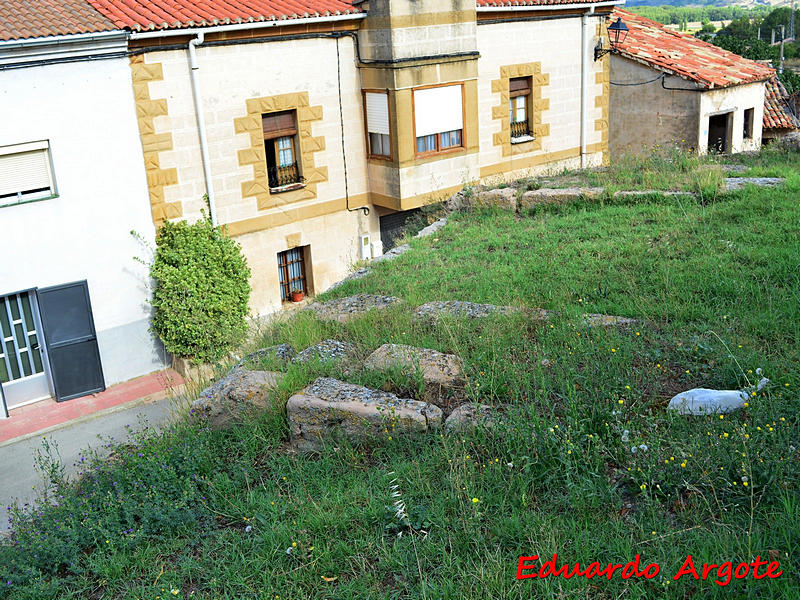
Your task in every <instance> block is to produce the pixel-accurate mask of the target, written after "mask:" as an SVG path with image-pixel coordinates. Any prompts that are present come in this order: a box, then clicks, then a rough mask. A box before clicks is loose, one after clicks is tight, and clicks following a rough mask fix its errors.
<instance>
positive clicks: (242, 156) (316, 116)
mask: <svg viewBox="0 0 800 600" xmlns="http://www.w3.org/2000/svg"><path fill="white" fill-rule="evenodd" d="M246 107H247V114H246V115H245V116H243V117H237V118H235V119H234V120H233V128H234V131H236V133H247V134H249V135H250V147H249V148H245V149H243V150H239V153H238V157H239V165H241V166H243V167H246V166H252V167H253V179H252V180H250V181H243V182H242V197H244V198H250V197H254V198H255V199H256V205H257V206H258V210H268V209H270V208H275V207H276V206H285V205H287V204H292V203H294V202H298V201H300V200H308V199H312V198H316V197H317V184H319V183H321V182H323V181H328V167H320V166H317V165H316V163H315V161H314V154H315V153H316V152H320V151H322V150H325V138H324V137H322V136H318V137H313V136H312V135H311V123H313V122H314V121H319V120H321V119H322V106H311V105H310V103H309V100H308V92H295V93H291V94H279V95H276V96H265V97H263V98H250V99H249V100H247V102H246ZM283 110H294V111H297V112H296V114H297V137H298V144H299V146H300V152H299V154H300V170H301V171H302V174H303V177H304V178H305V187H304V188H302V189H299V190H293V191H291V192H282V193H280V194H272V193H270V191H269V181H268V179H267V164H266V160H267V159H266V152H265V150H264V134H263V130H262V128H261V115H264V114H266V113H271V112H279V111H283ZM262 218H266V217H256V219H262ZM252 220H253V219H248V220H247V221H240V223H244V222H250V221H252ZM270 226H271V227H275V225H270ZM231 235H241V234H231Z"/></svg>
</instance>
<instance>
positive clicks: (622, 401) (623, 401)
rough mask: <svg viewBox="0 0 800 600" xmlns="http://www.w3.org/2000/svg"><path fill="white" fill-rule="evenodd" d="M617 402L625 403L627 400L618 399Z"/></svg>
mask: <svg viewBox="0 0 800 600" xmlns="http://www.w3.org/2000/svg"><path fill="white" fill-rule="evenodd" d="M617 404H625V400H617Z"/></svg>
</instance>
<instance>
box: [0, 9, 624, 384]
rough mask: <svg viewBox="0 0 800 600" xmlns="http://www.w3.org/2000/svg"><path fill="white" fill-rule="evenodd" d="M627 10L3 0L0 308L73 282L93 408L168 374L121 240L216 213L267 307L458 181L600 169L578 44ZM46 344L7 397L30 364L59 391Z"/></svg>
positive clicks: (588, 42)
mask: <svg viewBox="0 0 800 600" xmlns="http://www.w3.org/2000/svg"><path fill="white" fill-rule="evenodd" d="M621 2H622V0H612V1H608V0H599V1H596V2H593V1H591V0H590V1H586V0H576V1H571V0H522V1H521V0H477V2H476V0H447V1H446V0H370V1H369V2H366V1H363V0H355V1H352V2H351V1H350V0H295V1H293V2H288V1H286V0H247V1H245V0H226V1H225V2H222V1H209V2H204V3H197V2H194V1H191V0H170V1H163V2H162V1H158V2H157V1H155V0H125V1H124V2H119V1H112V0H66V1H64V2H59V3H51V2H47V3H30V2H25V1H23V0H9V1H7V2H4V3H2V7H0V110H2V114H4V115H6V114H12V115H14V118H13V119H3V122H2V124H0V196H2V198H3V201H2V202H0V204H3V207H2V208H0V214H2V216H3V218H4V223H6V224H7V227H6V231H7V232H9V234H10V235H9V236H8V237H6V238H5V240H7V244H8V248H9V251H11V252H13V254H12V255H13V256H15V257H18V258H17V260H15V261H11V262H12V263H13V264H12V265H11V269H10V270H4V271H3V273H2V274H0V298H2V299H3V302H4V303H5V305H2V306H0V308H3V306H8V307H10V309H9V310H11V311H12V313H13V314H12V315H11V316H12V317H14V315H16V313H15V312H14V311H15V310H17V309H16V308H14V304H15V303H16V302H17V300H18V299H19V298H20V293H22V294H27V295H28V296H26V297H28V302H29V303H32V302H34V300H36V299H37V298H39V301H40V302H41V301H42V299H43V298H44V297H45V296H46V292H47V289H48V288H50V287H52V286H56V285H61V284H64V283H72V282H79V285H78V287H76V288H74V289H75V290H77V289H78V288H80V290H82V294H78V293H77V292H75V293H74V294H73V295H72V296H71V298H72V300H71V301H75V302H78V304H80V306H82V307H83V313H81V314H83V320H82V321H81V323H82V324H83V327H84V330H85V331H84V330H80V331H77V332H76V333H75V335H76V336H77V337H75V338H74V339H75V340H81V339H83V337H81V336H78V335H77V334H78V333H80V332H83V333H85V335H89V334H92V335H95V334H96V339H94V338H92V337H91V335H89V338H87V339H89V341H90V342H91V341H92V339H94V342H95V346H94V350H92V348H88V349H87V353H88V354H92V352H93V353H94V354H93V355H92V356H93V357H94V358H91V357H89V358H87V356H88V355H87V356H84V355H80V356H79V355H78V354H75V353H69V352H66V353H65V354H66V356H67V359H65V360H67V363H66V364H70V365H72V367H74V368H77V366H85V365H86V364H89V363H86V361H87V360H89V362H90V363H91V364H92V365H94V367H93V369H94V370H93V371H92V370H91V369H89V371H92V372H93V373H94V374H95V379H94V380H93V381H92V382H89V381H88V379H87V381H84V382H82V383H80V384H78V383H76V385H77V387H76V388H75V389H76V390H77V389H79V388H80V389H81V390H82V391H83V392H89V391H93V390H95V389H97V388H99V387H102V386H104V385H108V384H110V383H113V382H116V381H121V380H123V379H125V378H130V377H134V376H136V375H138V374H142V373H146V372H148V371H152V370H155V369H158V368H159V367H160V366H162V365H163V363H164V360H163V358H162V355H161V354H160V353H159V347H158V344H157V343H156V342H155V341H154V340H152V337H151V336H150V334H149V333H148V332H147V323H148V318H147V317H148V313H147V298H148V292H147V283H148V282H147V278H146V271H145V270H143V268H142V266H141V265H140V264H138V263H136V262H135V261H133V260H132V257H133V256H136V255H138V254H141V248H140V247H138V246H137V244H136V241H135V240H134V239H133V237H132V236H131V235H130V234H129V232H130V231H131V230H135V231H137V232H138V233H139V234H140V235H141V236H142V237H143V238H144V239H145V240H149V241H152V240H153V237H154V233H155V229H156V228H157V227H158V226H159V225H160V224H161V223H163V222H164V221H165V220H168V219H170V220H179V219H189V220H195V219H198V218H200V216H201V214H202V213H203V212H205V213H206V214H208V215H210V216H211V218H212V219H213V220H214V222H215V223H217V224H219V225H221V226H224V227H225V229H226V230H227V232H228V234H229V235H231V236H232V237H234V238H235V239H236V240H237V241H238V242H239V243H240V244H241V246H242V248H243V250H244V253H245V255H246V257H247V260H248V263H249V264H250V267H251V270H252V286H253V292H252V296H251V311H252V314H253V315H262V314H268V313H271V312H274V311H276V310H280V309H281V308H282V307H283V306H284V305H285V304H286V303H287V301H288V296H289V293H290V292H291V290H293V289H295V288H299V289H302V290H304V291H305V292H306V293H307V294H309V295H313V294H314V293H317V292H321V291H324V290H325V289H327V288H328V287H329V286H330V285H331V284H333V283H334V282H336V281H337V280H339V279H341V278H342V277H343V276H345V275H346V273H347V271H348V269H349V268H350V266H351V265H352V264H353V263H354V262H355V261H357V260H360V259H369V258H371V257H374V256H376V255H378V254H380V253H381V252H382V238H384V237H386V236H387V235H388V234H389V233H390V232H391V229H392V227H393V223H396V222H397V221H398V220H401V219H402V217H403V216H404V215H405V214H407V212H408V211H411V210H415V209H417V208H419V207H420V206H422V205H424V204H426V203H430V202H434V201H438V200H443V199H446V198H447V197H448V196H450V195H452V194H453V193H454V192H456V191H458V190H459V189H461V188H462V186H463V185H464V184H466V183H469V182H476V181H482V180H487V179H492V180H497V179H501V178H510V177H515V176H520V175H525V174H534V173H537V172H541V171H544V170H549V169H562V168H564V167H583V166H591V165H599V164H601V163H602V162H603V160H604V158H605V157H606V156H607V154H608V150H609V145H608V144H609V138H608V121H609V102H608V101H609V87H608V80H609V59H608V57H604V58H601V59H600V60H594V56H593V54H592V48H594V47H595V46H596V45H597V44H598V43H599V41H600V40H601V39H602V38H604V37H605V36H606V27H607V25H608V17H609V14H610V11H611V10H612V9H613V7H614V6H615V5H617V4H621ZM55 90H57V93H56V94H53V93H52V92H53V91H55ZM43 91H48V92H51V93H43ZM34 155H35V156H34ZM28 159H30V161H29V162H30V165H28V163H26V162H25V161H26V160H28ZM34 159H35V160H34ZM36 161H38V163H36V164H37V165H38V168H39V171H36V170H35V168H34V166H35V165H34V164H33V163H34V162H36ZM23 163H25V166H24V169H22V167H20V166H19V165H21V164H23ZM29 168H30V169H32V170H31V171H30V172H29V171H28V170H27V169H29ZM20 169H22V170H20ZM34 172H35V173H37V174H34ZM40 178H41V181H40ZM45 179H47V180H46V181H45ZM34 232H35V233H34ZM31 238H34V239H31ZM70 289H72V288H70ZM37 290H38V291H37ZM73 291H74V290H73ZM62 301H63V302H68V300H64V299H63V298H62ZM81 302H82V304H81ZM26 306H27V305H26ZM57 306H62V305H58V304H57ZM90 307H91V311H90V310H89V308H90ZM26 310H27V309H26ZM0 312H1V311H0ZM40 312H42V313H44V310H41V311H40ZM78 312H80V311H78ZM76 314H77V313H76ZM12 320H13V319H12ZM45 321H48V320H47V319H45ZM31 323H32V325H31V327H33V324H34V323H38V321H37V320H36V318H33V317H32V318H31ZM76 327H77V325H76ZM48 329H49V328H48V323H47V322H45V323H44V336H43V337H44V338H45V339H44V340H42V339H41V338H37V341H36V342H34V341H31V342H30V348H29V346H27V345H24V344H25V343H26V342H25V340H24V339H23V338H24V337H25V336H24V335H20V336H18V337H19V340H16V343H17V345H16V346H13V344H12V346H13V347H14V350H13V352H12V351H11V350H9V351H7V352H5V353H4V355H3V357H2V359H0V360H5V361H6V366H7V369H10V370H8V372H6V373H5V374H4V372H3V371H2V369H0V375H1V376H2V377H0V381H2V385H3V388H4V389H6V390H9V389H11V388H13V387H14V386H17V387H19V384H18V383H17V384H15V383H13V382H14V381H16V380H17V379H25V378H26V377H27V376H28V374H27V371H26V370H25V369H23V370H22V371H20V370H19V368H17V369H16V371H15V370H14V367H13V365H11V363H12V362H13V361H17V362H19V360H20V356H21V355H22V354H30V355H33V354H35V353H36V352H35V351H37V352H40V354H39V359H41V360H40V361H39V362H41V365H40V366H41V371H42V372H44V373H45V375H44V378H43V380H44V381H49V382H50V383H49V387H47V389H45V387H42V386H40V388H39V389H40V391H41V393H50V394H52V393H53V392H54V389H53V384H52V379H53V373H55V371H57V370H58V369H51V368H50V366H48V365H50V364H51V363H53V361H54V354H55V349H56V346H53V351H52V352H50V354H49V355H47V353H46V352H44V350H46V349H47V348H48V346H47V343H48V342H49V340H47V339H46V338H47V337H48ZM50 329H52V328H50ZM35 331H37V332H38V331H41V330H40V328H37V329H35ZM9 337H11V336H9ZM84 337H85V336H84ZM15 339H16V338H15ZM31 339H33V338H31ZM7 341H8V340H7ZM12 341H13V340H12ZM42 341H45V344H44V345H42V343H41V342H42ZM134 342H135V343H134ZM34 344H36V345H37V347H36V348H34V347H33V346H34ZM89 346H91V343H90V344H89ZM26 348H29V349H26ZM40 349H42V350H41V351H40ZM90 359H91V360H90ZM37 360H38V359H37ZM69 360H72V361H73V362H71V363H70V362H69ZM92 361H93V362H92ZM37 364H39V363H37ZM18 366H19V365H18ZM74 368H73V371H74V370H75V369H74ZM29 370H31V369H28V371H29ZM84 370H86V369H84ZM87 372H88V371H87ZM40 379H42V377H40ZM40 383H41V381H40ZM55 387H56V388H58V385H56V386H55ZM56 391H57V390H56ZM75 393H79V392H75ZM67 396H68V395H65V396H64V397H67ZM17 397H18V398H19V397H21V396H19V395H18V396H17ZM29 399H30V396H29Z"/></svg>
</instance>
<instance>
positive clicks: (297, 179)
mask: <svg viewBox="0 0 800 600" xmlns="http://www.w3.org/2000/svg"><path fill="white" fill-rule="evenodd" d="M267 178H268V179H269V187H271V188H279V187H283V186H285V185H291V184H293V183H301V182H302V181H303V178H302V177H301V176H300V169H299V168H298V167H297V163H292V164H291V165H286V166H285V167H268V168H267Z"/></svg>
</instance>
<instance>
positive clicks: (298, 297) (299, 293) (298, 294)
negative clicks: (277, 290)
mask: <svg viewBox="0 0 800 600" xmlns="http://www.w3.org/2000/svg"><path fill="white" fill-rule="evenodd" d="M289 295H290V297H291V299H292V302H302V300H303V297H304V296H305V292H304V291H303V290H298V289H294V290H292V291H291V292H290V294H289Z"/></svg>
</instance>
